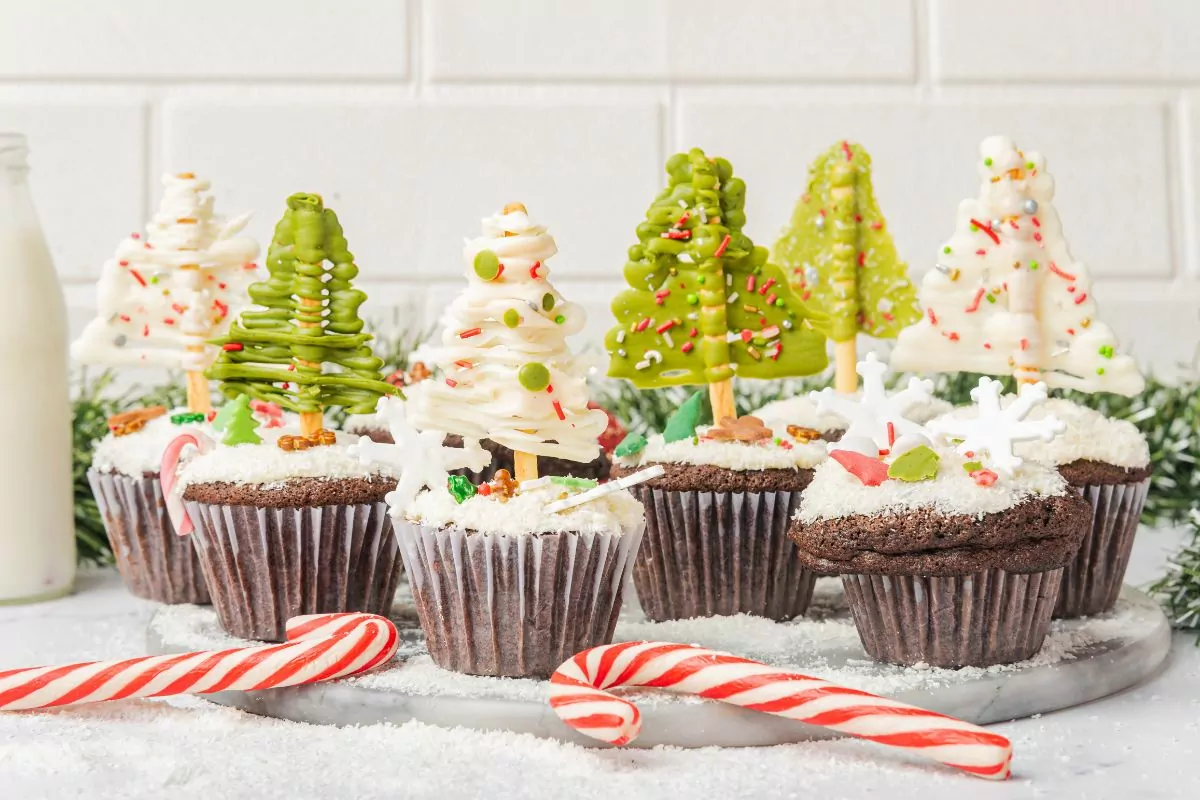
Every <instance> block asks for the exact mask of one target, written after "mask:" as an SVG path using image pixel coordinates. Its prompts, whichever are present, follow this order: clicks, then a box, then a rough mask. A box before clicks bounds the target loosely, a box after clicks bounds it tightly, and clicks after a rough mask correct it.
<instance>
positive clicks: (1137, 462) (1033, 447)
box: [948, 395, 1150, 469]
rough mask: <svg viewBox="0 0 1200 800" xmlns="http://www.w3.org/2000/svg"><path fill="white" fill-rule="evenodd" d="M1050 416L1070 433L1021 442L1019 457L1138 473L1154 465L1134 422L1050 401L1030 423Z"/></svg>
mask: <svg viewBox="0 0 1200 800" xmlns="http://www.w3.org/2000/svg"><path fill="white" fill-rule="evenodd" d="M1013 400H1014V398H1013V396H1012V395H1006V396H1005V397H1004V398H1003V399H1002V400H1001V402H1002V403H1003V405H1004V406H1005V407H1007V406H1008V405H1009V404H1011V403H1012V402H1013ZM978 414H979V409H978V408H977V407H976V406H965V407H963V408H958V409H955V410H954V411H953V412H951V413H950V414H949V415H948V416H953V417H956V418H960V419H972V418H974V417H977V416H978ZM1046 415H1051V416H1054V417H1056V418H1057V419H1058V420H1059V421H1060V422H1063V423H1065V424H1066V426H1067V429H1066V431H1065V432H1063V433H1062V434H1060V435H1059V436H1057V437H1055V438H1054V439H1051V440H1050V441H1049V442H1043V441H1033V442H1021V443H1019V444H1018V445H1017V446H1016V447H1015V448H1014V451H1015V452H1016V454H1017V455H1019V456H1022V457H1024V458H1029V459H1033V460H1034V461H1039V462H1041V463H1043V464H1050V465H1053V466H1060V465H1062V464H1070V463H1071V462H1073V461H1081V460H1087V461H1099V462H1103V463H1105V464H1112V465H1113V466H1117V467H1125V468H1126V469H1138V468H1141V467H1145V466H1147V465H1148V464H1149V463H1150V447H1149V445H1147V444H1146V437H1144V436H1142V434H1141V432H1140V431H1138V429H1137V428H1136V427H1135V426H1134V424H1133V423H1132V422H1128V421H1126V420H1123V419H1109V418H1108V417H1106V416H1104V415H1103V414H1101V413H1100V412H1099V411H1096V410H1095V409H1091V408H1087V407H1086V406H1081V405H1079V404H1078V403H1072V402H1071V401H1070V400H1063V399H1054V400H1048V401H1046V403H1045V404H1044V405H1042V406H1040V407H1038V408H1035V409H1033V411H1032V412H1030V414H1029V419H1032V420H1037V419H1043V418H1045V416H1046Z"/></svg>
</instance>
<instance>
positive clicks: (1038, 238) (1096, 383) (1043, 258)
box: [892, 136, 1144, 395]
mask: <svg viewBox="0 0 1200 800" xmlns="http://www.w3.org/2000/svg"><path fill="white" fill-rule="evenodd" d="M978 169H979V175H980V178H981V188H980V192H979V197H978V198H976V199H974V200H965V201H963V203H962V204H961V205H960V206H959V209H958V220H957V228H956V231H955V234H954V236H952V237H951V238H950V240H949V241H947V242H946V243H945V244H944V245H943V247H942V249H941V250H940V251H939V254H938V268H937V269H931V270H929V272H927V273H926V274H925V277H924V279H923V280H922V282H921V289H920V301H921V305H922V306H923V307H924V309H925V316H924V317H923V318H922V319H921V321H919V322H917V323H916V324H914V325H910V326H909V327H908V328H905V329H904V330H903V331H901V332H900V336H899V338H898V339H897V342H896V346H895V348H894V349H893V350H892V366H893V367H895V368H896V369H899V370H911V371H951V370H962V371H967V372H985V373H990V374H994V375H1004V374H1013V375H1015V376H1017V377H1018V378H1022V379H1026V380H1030V381H1037V380H1042V381H1045V382H1046V384H1047V385H1048V386H1051V387H1059V388H1068V389H1080V390H1082V391H1089V392H1095V391H1109V392H1117V393H1120V394H1126V395H1131V394H1136V393H1137V392H1140V391H1141V390H1142V388H1143V386H1144V381H1143V379H1142V376H1141V373H1140V372H1139V371H1138V367H1137V364H1136V362H1134V361H1133V359H1131V358H1130V357H1128V356H1124V355H1117V354H1115V353H1114V350H1115V349H1116V347H1117V344H1118V343H1117V339H1116V336H1114V335H1113V332H1112V330H1111V329H1110V328H1109V327H1108V326H1107V325H1105V324H1104V322H1102V321H1101V320H1100V319H1099V318H1098V317H1097V314H1098V310H1097V307H1096V302H1095V299H1094V297H1093V296H1092V281H1091V276H1090V274H1089V273H1088V269H1087V266H1086V265H1085V264H1084V263H1082V262H1079V261H1076V260H1074V259H1073V258H1072V257H1071V253H1070V251H1069V250H1068V247H1067V241H1066V239H1065V238H1064V237H1063V234H1062V224H1061V222H1060V221H1059V218H1058V213H1057V212H1056V211H1055V209H1054V206H1053V205H1051V200H1052V199H1053V198H1054V179H1053V178H1052V177H1051V176H1050V174H1049V173H1048V172H1046V168H1045V160H1044V159H1043V158H1042V156H1041V154H1039V153H1023V152H1021V151H1020V150H1018V149H1017V147H1016V145H1014V144H1013V143H1012V142H1011V141H1010V140H1009V139H1006V138H1004V137H1002V136H993V137H991V138H989V139H985V140H984V141H983V143H982V144H981V145H980V161H979V165H978ZM972 220H974V222H972ZM976 223H979V224H976ZM990 234H994V236H995V238H996V239H998V240H999V241H998V242H996V241H993V236H992V235H990ZM947 251H948V252H947ZM1034 265H1036V268H1035V266H1034Z"/></svg>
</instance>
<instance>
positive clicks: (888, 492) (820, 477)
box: [795, 450, 1067, 523]
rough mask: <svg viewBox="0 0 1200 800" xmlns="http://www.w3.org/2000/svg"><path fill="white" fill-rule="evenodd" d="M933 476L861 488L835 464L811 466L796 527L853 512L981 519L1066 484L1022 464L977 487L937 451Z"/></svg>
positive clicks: (953, 459)
mask: <svg viewBox="0 0 1200 800" xmlns="http://www.w3.org/2000/svg"><path fill="white" fill-rule="evenodd" d="M938 455H939V456H940V457H941V461H939V462H938V474H937V477H936V478H934V479H932V480H927V481H915V482H912V483H910V482H907V481H901V480H887V481H884V482H883V483H881V484H880V485H878V486H866V485H864V484H863V483H862V482H861V481H860V480H859V479H858V478H856V477H854V475H852V474H850V473H849V472H847V471H846V469H845V468H844V467H842V465H841V464H839V463H837V462H836V461H832V460H831V461H826V462H825V463H824V464H822V465H820V466H819V467H817V470H816V473H815V474H814V475H813V479H812V483H810V484H809V485H808V487H807V488H806V489H805V490H804V494H803V495H802V496H801V498H800V509H799V511H797V512H796V517H795V518H796V519H797V520H798V521H800V522H802V523H804V522H814V521H816V520H819V519H838V518H840V517H849V516H854V515H856V514H862V515H865V516H878V515H882V514H899V513H903V512H905V511H913V510H915V509H918V508H929V509H933V510H934V511H936V512H937V513H939V514H943V515H945V516H953V515H958V514H966V515H968V516H972V517H976V518H978V517H981V516H983V515H984V514H993V513H996V512H998V511H1004V510H1005V509H1008V508H1012V507H1013V506H1015V505H1017V504H1018V503H1020V502H1022V501H1024V500H1026V499H1028V498H1030V497H1054V496H1059V495H1064V494H1066V493H1067V484H1066V482H1065V481H1064V480H1063V479H1062V477H1061V476H1060V475H1059V474H1058V472H1057V471H1056V470H1053V469H1048V468H1046V467H1044V466H1042V465H1040V464H1035V463H1033V462H1026V463H1025V464H1023V465H1022V466H1021V467H1020V468H1019V469H1018V470H1017V471H1016V473H1015V474H1014V475H1013V476H1012V477H1011V478H1001V479H1000V480H998V481H997V482H996V483H994V484H992V485H991V486H980V485H978V484H977V483H976V482H975V479H974V478H972V477H971V476H970V475H968V474H967V472H966V470H964V469H963V466H962V465H963V463H964V461H965V460H966V459H964V458H963V457H962V456H960V455H958V454H956V453H954V452H953V451H951V450H939V451H938Z"/></svg>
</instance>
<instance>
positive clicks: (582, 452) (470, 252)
mask: <svg viewBox="0 0 1200 800" xmlns="http://www.w3.org/2000/svg"><path fill="white" fill-rule="evenodd" d="M482 228H483V231H482V235H481V236H478V237H476V238H473V239H468V240H467V242H466V246H465V249H464V254H463V255H464V256H465V260H466V262H467V269H466V277H467V285H466V287H465V288H464V289H463V291H462V293H461V294H460V295H459V296H458V297H457V298H455V300H454V302H452V303H451V304H450V306H449V307H448V308H447V309H446V313H445V315H444V316H443V321H444V322H445V328H444V329H443V331H442V336H441V340H442V342H441V347H439V348H437V349H436V350H435V351H434V353H433V360H434V361H435V362H436V364H437V366H438V367H439V368H440V369H441V372H442V379H441V380H428V381H422V382H421V383H418V384H416V385H415V386H413V387H412V388H411V389H409V406H410V408H409V410H408V413H409V417H410V418H411V420H412V423H413V424H414V425H415V426H416V427H417V428H419V429H421V430H424V431H429V430H434V431H443V432H445V433H455V434H459V435H460V436H462V437H463V439H464V441H466V440H479V439H484V438H488V439H491V440H492V441H494V442H498V443H499V444H502V445H504V446H505V447H509V448H511V449H512V450H513V451H514V463H513V466H514V467H515V471H516V473H517V479H518V480H520V481H529V480H533V479H534V478H536V477H537V456H539V455H541V456H549V457H552V458H565V459H570V460H572V461H590V460H592V459H593V458H595V457H596V453H597V452H598V451H599V449H600V445H599V443H598V441H597V437H598V436H599V435H600V434H601V433H603V432H604V430H605V428H606V427H607V426H608V416H607V415H606V414H605V413H604V412H603V411H597V410H592V409H589V408H588V391H587V379H586V375H585V373H584V369H583V365H582V364H581V363H580V362H578V361H577V360H576V359H575V357H574V356H573V355H572V353H571V350H570V348H569V347H568V346H567V337H568V336H571V335H572V334H575V333H578V332H579V331H580V330H582V328H583V325H584V321H585V318H586V315H585V313H584V310H583V308H581V307H580V306H578V305H577V304H575V303H572V302H569V301H567V300H565V299H564V298H563V297H562V295H560V294H559V293H558V291H557V290H556V289H555V288H554V285H553V284H552V283H551V282H550V274H551V269H550V266H549V264H548V263H547V262H548V261H549V260H550V259H551V258H553V257H554V255H555V254H556V253H557V252H558V246H557V245H556V244H555V241H554V237H552V236H551V235H550V234H549V232H548V231H547V230H546V228H545V226H542V225H538V224H536V223H535V222H534V221H533V220H532V219H531V218H530V216H529V212H528V211H527V210H526V208H525V206H524V205H522V204H521V203H510V204H508V205H507V206H505V207H504V209H503V210H501V211H500V212H499V213H497V214H493V215H492V216H490V217H488V218H486V219H484V220H483V221H482Z"/></svg>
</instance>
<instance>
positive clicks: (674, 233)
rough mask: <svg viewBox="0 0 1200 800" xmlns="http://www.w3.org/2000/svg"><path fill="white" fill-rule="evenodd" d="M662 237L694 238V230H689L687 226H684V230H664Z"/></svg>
mask: <svg viewBox="0 0 1200 800" xmlns="http://www.w3.org/2000/svg"><path fill="white" fill-rule="evenodd" d="M662 238H664V239H690V238H692V232H691V231H689V230H688V229H687V228H684V229H683V230H670V231H663V234H662Z"/></svg>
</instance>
